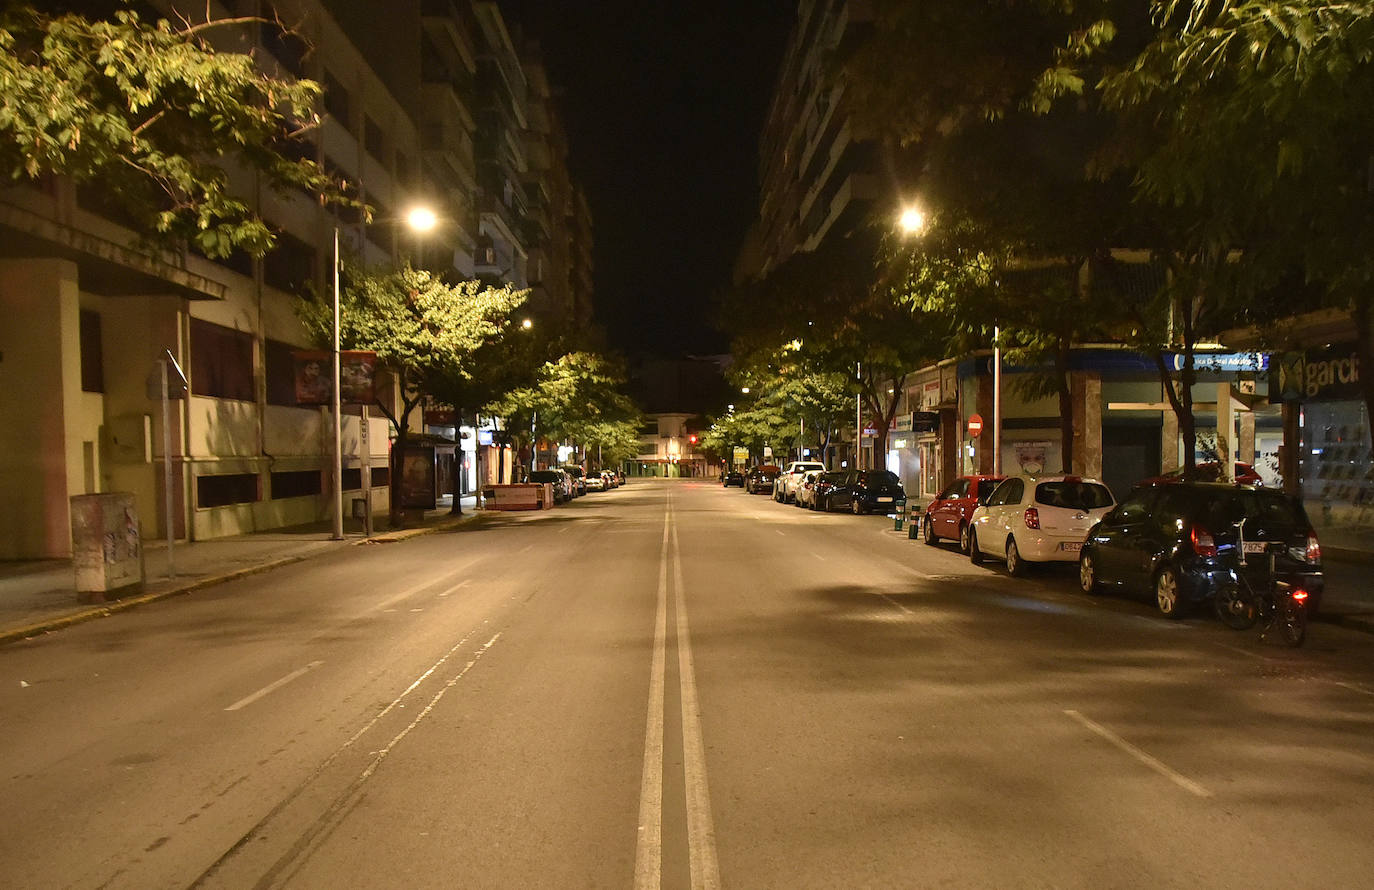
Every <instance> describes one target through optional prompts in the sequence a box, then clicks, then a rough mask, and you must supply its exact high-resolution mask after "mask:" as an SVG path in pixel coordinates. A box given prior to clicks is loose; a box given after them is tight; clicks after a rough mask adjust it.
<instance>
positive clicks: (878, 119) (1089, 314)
mask: <svg viewBox="0 0 1374 890" xmlns="http://www.w3.org/2000/svg"><path fill="white" fill-rule="evenodd" d="M1109 5H1110V4H1108V3H1106V2H1089V3H1081V2H1077V3H1071V2H1056V0H1046V2H1041V3H1015V2H1007V0H981V2H968V0H932V2H925V3H907V2H901V0H878V2H876V3H875V15H876V17H877V19H878V25H877V27H875V28H874V29H873V30H872V31H871V32H870V33H869V34H868V36H867V38H866V39H865V40H862V41H856V42H854V43H853V44H851V45H850V46H849V47H848V48H847V50H846V51H844V52H842V53H841V54H840V56H839V64H840V65H842V66H843V68H844V71H845V79H846V84H847V95H846V98H847V101H848V102H849V103H850V105H849V107H850V108H851V109H852V112H853V115H854V119H855V120H856V121H857V122H858V123H857V126H858V127H859V129H860V131H861V132H863V133H865V134H867V135H870V136H872V137H873V138H875V139H878V140H880V141H882V142H884V143H885V144H889V145H901V146H904V147H905V148H906V150H907V157H906V158H905V159H904V160H905V163H906V172H907V176H908V178H909V180H910V184H909V189H910V191H911V192H912V194H913V195H919V203H920V204H921V206H922V207H923V208H924V209H925V210H926V214H927V218H928V220H929V222H928V223H927V225H926V227H925V230H924V231H923V232H922V233H921V235H920V236H919V237H914V238H906V239H904V240H902V241H900V242H898V241H897V240H896V239H889V250H888V256H889V263H890V266H889V269H888V271H887V275H888V278H889V285H888V290H889V292H890V293H891V296H892V298H893V299H895V300H897V301H899V302H902V303H906V304H909V305H911V306H913V307H915V308H917V309H918V310H920V311H922V312H936V313H943V314H947V315H948V316H949V317H950V320H951V322H952V330H953V332H954V334H955V336H954V338H953V340H952V341H951V343H950V344H949V347H950V350H949V351H950V352H952V353H959V352H966V351H969V350H972V349H977V348H985V347H987V346H988V345H991V343H992V341H993V335H994V331H998V332H999V337H1000V343H999V345H1001V346H1002V347H1003V348H1004V349H1005V350H1006V351H1007V352H1008V357H1009V358H1010V359H1012V360H1013V361H1015V362H1016V363H1017V364H1020V365H1022V366H1024V367H1027V368H1028V369H1030V370H1029V371H1028V373H1025V374H1019V375H1017V378H1016V379H1017V381H1018V385H1019V387H1020V388H1021V389H1022V390H1023V391H1024V392H1025V393H1026V394H1027V395H1031V396H1054V397H1056V398H1057V399H1058V402H1059V409H1060V411H1059V414H1060V418H1061V429H1060V436H1061V440H1062V447H1063V456H1064V464H1065V469H1066V470H1069V469H1072V466H1073V460H1074V453H1073V442H1074V411H1073V400H1072V392H1071V388H1070V370H1071V369H1070V357H1071V350H1072V347H1073V346H1074V345H1076V344H1077V343H1081V342H1085V341H1087V340H1090V339H1095V338H1097V337H1098V336H1100V335H1101V333H1102V332H1103V331H1104V330H1105V329H1107V328H1109V327H1110V326H1111V325H1112V323H1113V322H1115V321H1116V320H1117V319H1116V313H1115V312H1114V305H1113V302H1112V301H1109V300H1103V299H1102V298H1101V295H1100V293H1094V292H1093V291H1092V290H1090V289H1089V288H1088V287H1087V286H1086V285H1085V282H1086V281H1089V280H1091V277H1090V275H1089V274H1088V273H1089V272H1090V271H1091V270H1092V269H1093V268H1095V267H1097V266H1100V265H1102V264H1103V263H1104V262H1106V261H1107V259H1108V258H1109V257H1110V255H1111V249H1112V248H1113V247H1117V246H1121V244H1122V241H1123V240H1124V239H1126V238H1128V237H1130V233H1129V231H1127V228H1126V213H1125V211H1126V209H1127V202H1126V199H1127V189H1126V184H1127V180H1126V178H1125V177H1124V176H1116V177H1110V178H1108V179H1106V180H1103V179H1100V178H1099V177H1097V176H1095V175H1094V171H1093V170H1092V169H1091V168H1090V162H1091V160H1092V158H1093V157H1094V151H1095V149H1096V148H1097V146H1098V145H1099V144H1100V143H1101V142H1102V140H1103V139H1104V138H1105V135H1106V133H1107V132H1108V129H1109V121H1107V120H1106V119H1105V118H1104V117H1103V116H1102V115H1101V114H1100V113H1098V112H1097V111H1096V109H1093V108H1077V107H1067V106H1060V107H1057V108H1055V109H1053V110H1051V109H1037V108H1035V107H1034V99H1035V97H1036V93H1035V89H1036V86H1037V84H1038V82H1039V77H1040V76H1041V75H1042V73H1043V71H1044V70H1045V69H1046V68H1047V67H1049V66H1051V65H1052V64H1053V62H1054V61H1055V59H1056V57H1057V53H1058V51H1059V48H1060V47H1062V46H1063V45H1064V43H1065V41H1066V40H1067V35H1068V34H1070V33H1075V32H1076V31H1077V30H1079V29H1082V28H1084V27H1088V26H1090V25H1091V23H1092V22H1093V21H1094V18H1095V17H1096V16H1097V15H1100V14H1101V12H1102V10H1103V9H1105V8H1107V7H1108V6H1109ZM893 58H901V59H903V60H906V61H905V62H904V64H902V65H899V66H893V65H890V64H889V63H888V60H890V59H893Z"/></svg>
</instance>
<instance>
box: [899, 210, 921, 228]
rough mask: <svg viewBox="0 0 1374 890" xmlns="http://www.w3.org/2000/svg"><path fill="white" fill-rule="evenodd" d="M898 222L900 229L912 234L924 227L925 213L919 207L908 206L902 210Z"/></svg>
mask: <svg viewBox="0 0 1374 890" xmlns="http://www.w3.org/2000/svg"><path fill="white" fill-rule="evenodd" d="M900 222H901V226H902V231H903V232H906V233H907V234H908V235H912V234H915V233H917V232H919V231H921V230H922V229H924V228H925V227H926V215H925V214H924V213H922V212H921V211H920V209H919V208H916V207H908V208H906V209H905V210H903V211H902V216H901V220H900Z"/></svg>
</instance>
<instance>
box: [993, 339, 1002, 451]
mask: <svg viewBox="0 0 1374 890" xmlns="http://www.w3.org/2000/svg"><path fill="white" fill-rule="evenodd" d="M992 473H993V475H994V476H1000V475H1002V328H1001V327H1000V326H998V327H994V328H993V329H992Z"/></svg>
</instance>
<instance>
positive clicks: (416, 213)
mask: <svg viewBox="0 0 1374 890" xmlns="http://www.w3.org/2000/svg"><path fill="white" fill-rule="evenodd" d="M438 224H439V217H438V216H437V215H435V213H434V211H433V210H430V209H429V208H428V207H412V208H411V209H410V211H409V212H408V213H406V225H407V226H409V227H410V228H411V229H412V230H413V231H416V232H428V231H431V230H433V228H434V227H435V226H437V225H438Z"/></svg>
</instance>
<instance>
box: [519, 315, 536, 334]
mask: <svg viewBox="0 0 1374 890" xmlns="http://www.w3.org/2000/svg"><path fill="white" fill-rule="evenodd" d="M520 327H522V328H524V329H525V330H527V331H528V330H529V329H530V328H532V327H534V321H533V320H532V319H529V318H527V319H525V320H524V321H522V322H520Z"/></svg>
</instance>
